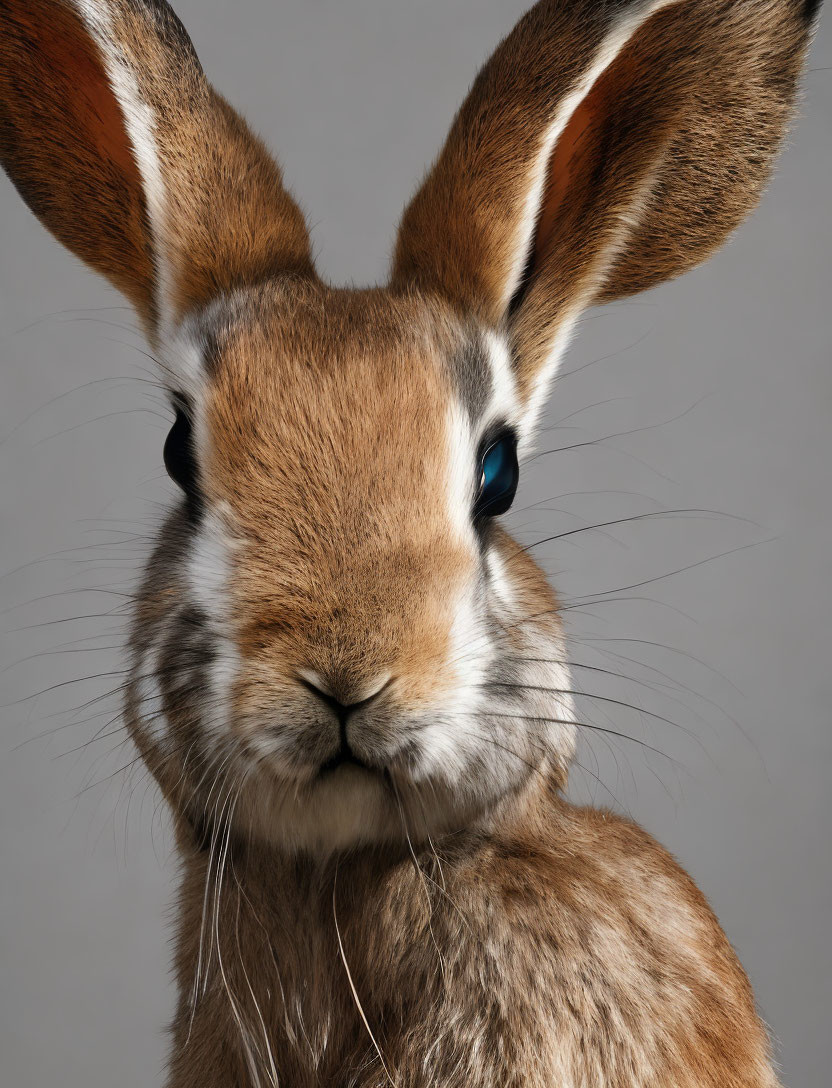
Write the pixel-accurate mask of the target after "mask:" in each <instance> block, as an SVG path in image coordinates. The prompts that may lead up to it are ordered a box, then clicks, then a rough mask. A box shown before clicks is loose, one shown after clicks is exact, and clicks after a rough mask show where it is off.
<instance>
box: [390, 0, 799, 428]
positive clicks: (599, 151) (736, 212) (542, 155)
mask: <svg viewBox="0 0 832 1088" xmlns="http://www.w3.org/2000/svg"><path fill="white" fill-rule="evenodd" d="M819 7H820V0H541V2H540V3H538V4H536V5H535V6H534V7H533V8H532V9H531V11H529V12H528V13H527V15H526V16H525V17H524V18H523V19H522V20H521V21H520V22H519V23H518V25H517V26H516V27H515V29H514V30H513V31H512V33H511V34H510V35H509V36H508V37H507V38H506V39H505V41H504V42H503V43H502V44H501V45H500V46H499V47H498V49H497V51H496V52H495V53H494V55H493V56H492V57H491V59H490V60H489V61H488V62H487V64H486V65H485V67H484V68H483V70H482V71H481V72H480V74H479V76H478V77H477V79H476V81H475V83H474V85H473V87H472V89H471V92H470V94H469V96H468V98H467V100H466V101H465V103H464V104H463V106H462V109H461V110H460V111H459V113H458V115H457V117H456V120H455V121H454V124H453V127H452V129H451V133H450V135H449V137H448V140H447V142H446V144H445V147H444V148H443V150H442V152H441V154H440V156H439V158H438V159H437V161H436V164H435V165H434V167H433V168H432V170H431V171H430V173H429V174H428V176H427V178H426V179H425V182H424V183H423V185H422V187H421V189H420V190H419V191H418V192H417V194H416V196H415V197H414V199H413V201H412V203H411V204H410V206H409V208H408V209H407V211H406V212H405V216H404V219H403V220H402V224H401V228H400V231H399V237H398V243H397V247H396V255H395V261H394V268H393V283H394V285H395V286H397V287H398V288H400V289H407V287H408V286H409V285H411V284H415V285H417V286H418V287H419V288H421V289H422V290H427V291H432V292H436V293H439V294H441V295H443V296H444V297H445V298H446V299H448V300H450V301H451V302H452V303H453V304H454V305H455V306H456V307H457V308H458V309H459V310H460V311H462V312H463V313H468V314H474V315H476V316H477V317H478V318H479V319H480V320H482V321H483V322H485V323H486V324H487V325H489V326H491V327H492V328H496V329H499V330H500V331H502V332H503V333H504V334H505V337H506V340H507V343H508V346H509V348H510V354H511V358H512V361H513V364H514V367H515V375H516V379H517V384H518V388H519V392H520V396H521V399H522V401H523V402H524V403H525V405H526V407H527V411H528V415H529V417H530V418H531V419H533V418H534V417H535V415H536V414H537V412H538V411H539V409H540V406H541V403H542V397H543V395H544V394H545V391H546V388H547V385H548V383H549V379H550V378H551V376H552V374H553V373H554V370H555V368H556V366H557V361H558V358H559V356H560V354H561V352H562V350H563V347H564V346H565V343H566V341H567V339H568V337H569V334H570V330H571V329H572V328H573V326H574V324H575V321H576V319H577V318H578V316H579V315H580V313H581V312H582V311H583V310H584V309H585V308H586V307H587V306H589V305H591V304H592V303H594V302H598V301H606V300H608V299H615V298H621V297H623V296H625V295H628V294H632V293H633V292H635V291H640V290H642V289H644V288H646V287H650V286H652V285H654V284H657V283H660V282H661V281H662V280H665V279H667V278H669V277H671V276H675V275H677V274H678V273H680V272H682V271H684V270H685V269H686V268H690V267H691V266H693V265H694V264H696V263H697V262H698V261H701V260H703V259H704V258H705V257H706V256H708V254H709V253H711V252H712V251H713V250H714V249H715V248H716V247H717V246H718V245H720V244H721V243H722V242H723V241H724V240H725V238H726V237H727V236H728V234H729V233H730V232H731V231H732V230H733V229H734V227H736V226H737V224H738V223H739V222H740V221H741V220H742V219H743V218H744V216H745V215H746V214H747V213H748V212H749V211H750V210H751V208H753V207H754V205H755V204H756V202H757V200H758V199H759V197H760V194H761V192H762V188H763V185H764V183H765V181H766V179H767V177H768V174H769V171H770V169H771V166H772V163H773V161H774V156H775V154H776V152H777V150H778V148H779V146H780V142H781V139H782V136H783V133H784V131H785V127H786V123H787V121H788V119H789V117H790V115H791V109H792V104H793V101H794V97H795V93H796V88H797V81H798V76H799V74H800V70H801V66H802V62H803V58H804V56H805V52H806V47H807V44H808V41H809V38H810V34H811V28H812V23H813V20H814V18H815V16H816V14H817V11H818V9H819Z"/></svg>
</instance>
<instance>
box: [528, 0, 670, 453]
mask: <svg viewBox="0 0 832 1088" xmlns="http://www.w3.org/2000/svg"><path fill="white" fill-rule="evenodd" d="M671 2H673V0H671ZM658 170H659V163H656V164H655V166H654V168H653V169H652V170H648V171H647V172H646V174H645V176H644V178H643V179H642V181H641V184H640V186H639V189H638V191H637V192H636V193H635V194H634V195H633V196H632V197H631V204H630V207H629V208H628V209H627V213H626V217H625V216H623V215H621V216H619V223H620V226H621V229H620V231H619V233H618V235H617V237H616V238H615V240H614V242H613V243H612V245H610V246H609V247H608V248H607V249H606V250H605V251H604V252H603V253H602V254H601V259H600V260H599V262H598V267H597V268H596V269H595V274H594V275H593V276H591V277H589V278H588V279H587V281H586V283H585V285H584V289H583V291H582V292H581V294H579V295H578V296H577V297H576V299H575V301H574V302H573V303H572V305H571V306H570V308H569V309H568V310H567V312H566V313H565V314H564V315H563V317H562V318H561V320H560V322H559V324H558V326H557V328H556V330H555V336H554V339H553V341H552V343H551V344H550V346H549V352H548V354H547V356H546V361H545V362H544V363H543V365H542V366H541V367H540V368H539V369H538V372H537V374H536V375H535V378H534V383H533V385H532V388H531V392H530V393H529V395H528V399H527V400H526V404H525V408H524V412H523V423H522V436H523V446H524V451H527V448H528V443H529V442H530V441H531V438H532V436H533V435H534V433H535V431H536V430H537V425H538V423H539V422H540V416H541V415H542V413H543V410H544V408H545V407H546V402H547V401H548V399H549V393H550V391H551V386H552V382H553V381H554V379H555V376H556V374H557V372H558V370H559V369H560V362H561V359H562V358H563V357H564V355H565V354H566V350H567V348H568V347H569V345H570V343H571V342H572V337H573V336H574V335H575V332H576V330H577V328H578V322H579V321H580V319H581V316H582V315H583V313H584V311H585V310H586V309H587V308H588V307H589V306H590V305H591V304H592V300H593V299H594V298H595V297H597V293H598V291H599V290H600V289H601V287H602V286H603V283H604V280H605V279H606V277H607V273H608V272H609V270H610V269H611V268H612V266H613V265H614V264H615V261H616V258H617V257H618V256H619V254H620V253H621V252H622V251H623V249H624V247H625V246H626V244H627V240H628V239H629V238H630V236H631V235H632V234H633V232H634V231H635V230H636V228H637V227H638V226H639V224H640V223H641V221H642V219H643V216H644V212H645V211H646V209H647V204H648V202H649V197H650V193H651V192H652V190H653V184H654V182H655V180H656V175H657V173H658Z"/></svg>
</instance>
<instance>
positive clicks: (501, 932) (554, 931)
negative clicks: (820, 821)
mask: <svg viewBox="0 0 832 1088" xmlns="http://www.w3.org/2000/svg"><path fill="white" fill-rule="evenodd" d="M527 806H528V807H527V808H526V809H525V810H523V811H517V810H512V808H509V810H508V811H506V812H505V813H503V814H502V818H501V819H499V820H498V826H497V829H496V830H495V831H494V832H493V833H492V834H491V835H490V836H489V837H478V836H476V835H471V836H463V837H462V838H459V839H457V840H456V841H451V842H449V843H446V844H444V845H443V846H440V847H438V848H437V850H436V852H435V853H432V852H430V851H427V850H426V851H420V852H419V854H418V855H417V856H414V857H411V856H409V855H405V856H399V857H396V856H392V855H391V856H384V855H381V854H359V855H357V856H352V857H346V858H343V859H341V860H340V861H338V862H333V863H331V864H329V865H327V866H322V867H320V868H316V867H315V866H313V865H310V864H309V863H308V862H307V863H302V862H301V863H299V862H297V861H292V860H287V859H281V858H280V857H275V856H274V854H273V853H271V852H265V853H264V852H262V851H260V850H258V849H257V848H256V847H254V848H252V847H250V846H249V847H247V846H246V845H244V844H238V843H235V844H233V846H232V848H231V854H232V855H233V856H232V860H231V861H230V862H229V872H228V874H227V876H226V880H225V884H224V887H223V889H222V893H221V897H220V908H219V923H218V927H219V934H220V936H219V942H218V948H219V949H220V951H219V952H216V951H215V952H214V958H213V961H212V963H211V965H210V967H209V969H208V972H207V976H208V977H207V982H206V992H205V996H204V998H203V999H202V1001H201V1002H200V1005H199V1006H198V1008H197V1010H196V1014H195V1016H194V1018H193V1022H192V1021H191V1010H190V1007H189V1002H188V1000H187V999H184V1000H183V1002H182V1006H181V1008H180V1011H179V1014H178V1016H177V1020H176V1022H175V1024H174V1054H175V1059H174V1064H173V1069H172V1080H171V1082H170V1088H214V1086H216V1088H225V1086H227V1085H231V1084H241V1083H246V1075H247V1073H246V1067H245V1060H244V1058H243V1055H242V1052H241V1047H240V1041H239V1033H238V1028H237V1026H236V1024H234V1023H231V1022H229V1017H228V994H227V991H226V986H228V987H229V988H230V989H231V990H232V991H233V993H234V994H235V995H236V996H237V998H238V1000H239V1002H240V1005H241V1008H242V1010H243V1012H244V1015H245V1017H246V1022H247V1023H248V1024H249V1025H251V1032H252V1036H253V1045H254V1047H256V1048H257V1052H258V1053H260V1054H262V1059H263V1061H262V1064H263V1068H264V1069H265V1068H268V1060H267V1058H266V1049H265V1043H264V1039H265V1038H268V1040H269V1044H270V1047H271V1050H272V1056H273V1058H274V1061H275V1065H276V1068H277V1071H278V1074H279V1078H280V1079H279V1083H280V1084H287V1085H292V1086H293V1088H304V1086H309V1088H311V1086H313V1085H333V1086H335V1085H341V1086H347V1085H350V1086H355V1088H382V1086H385V1085H388V1084H390V1083H391V1082H392V1083H395V1084H398V1085H401V1086H407V1088H435V1086H437V1085H442V1086H443V1088H456V1086H459V1088H463V1086H465V1088H472V1086H473V1085H478V1086H480V1085H481V1086H483V1088H485V1086H496V1085H500V1086H501V1088H553V1086H554V1085H558V1086H561V1085H563V1086H566V1085H570V1086H571V1085H575V1086H581V1088H591V1086H592V1088H594V1086H599V1085H605V1086H609V1088H625V1086H626V1088H635V1086H639V1088H671V1086H672V1088H769V1086H774V1085H775V1084H776V1081H775V1078H774V1076H773V1074H772V1073H771V1070H770V1066H769V1064H768V1048H767V1041H766V1037H765V1033H764V1031H763V1029H762V1027H761V1025H760V1023H759V1021H758V1020H757V1018H756V1015H755V1012H754V1004H753V999H752V996H751V991H750V987H749V985H748V982H747V980H746V978H745V975H744V973H743V971H742V968H741V967H740V965H739V963H738V962H737V959H736V957H735V955H734V954H733V952H732V950H731V948H730V946H729V945H728V943H727V941H726V939H725V937H724V935H723V934H722V932H721V930H720V928H719V925H718V923H717V921H716V919H715V918H714V916H713V914H712V912H711V911H710V910H709V908H708V906H707V904H706V902H705V900H704V898H703V896H702V894H701V893H700V892H699V891H698V890H697V889H696V887H695V886H694V885H693V883H692V881H691V880H690V879H689V878H688V877H687V876H686V875H685V874H684V873H683V872H682V870H681V869H680V868H679V867H678V865H677V864H676V863H675V862H674V861H673V859H672V858H671V857H670V856H669V855H668V854H667V853H666V852H665V851H664V850H662V849H661V847H659V846H658V845H657V844H656V843H655V842H654V841H653V840H652V839H650V837H649V836H648V835H646V834H645V833H644V832H643V831H641V830H640V829H639V828H637V827H636V826H635V825H634V824H632V823H629V822H627V821H624V820H622V819H621V818H619V817H617V816H613V815H612V814H610V813H605V812H599V811H591V810H586V809H575V808H573V807H571V806H568V805H567V804H565V803H564V802H563V801H562V800H561V799H560V798H559V797H558V795H557V793H556V792H555V791H554V790H552V789H550V788H548V786H547V784H546V783H543V782H541V783H540V784H539V787H538V788H536V789H535V790H534V791H533V796H532V797H530V798H529V800H528V802H527ZM207 857H208V855H207V853H195V852H194V851H193V849H192V848H188V847H187V846H185V847H184V851H183V858H184V881H183V886H182V893H181V897H180V913H179V925H178V934H179V935H178V948H177V961H176V965H177V972H178V974H179V977H180V978H181V979H183V981H184V982H185V986H186V988H187V985H188V984H189V983H190V980H191V979H192V977H193V972H194V968H195V962H196V959H197V956H198V935H199V932H200V924H201V909H202V895H203V890H204V888H205V882H206V865H207ZM336 921H337V925H336ZM339 942H340V944H341V945H342V946H343V958H342V954H341V949H340V947H339ZM219 956H221V957H222V962H223V969H224V971H225V972H226V977H225V980H223V977H222V972H221V970H220V966H219V959H218V957H219ZM347 970H349V973H350V975H351V976H352V981H353V984H354V986H355V991H356V997H354V996H353V994H352V992H351V988H350V984H349V976H348V975H347ZM249 987H251V988H250V989H249ZM356 998H357V1000H356ZM255 1002H256V1006H259V1009H260V1013H261V1014H262V1017H263V1024H262V1025H260V1023H259V1019H260V1017H259V1015H258V1014H257V1013H256V1011H255V1008H256V1006H255ZM358 1003H360V1006H361V1009H362V1010H363V1014H364V1016H365V1017H366V1020H367V1023H368V1024H369V1026H370V1028H371V1029H372V1032H373V1035H374V1036H375V1039H376V1041H377V1043H378V1047H379V1050H380V1052H381V1056H383V1060H384V1064H385V1065H386V1067H387V1073H385V1070H384V1068H383V1066H382V1057H381V1056H380V1055H379V1053H378V1052H377V1051H376V1050H375V1048H374V1047H373V1044H372V1042H371V1040H370V1037H369V1035H368V1032H367V1028H366V1027H365V1025H364V1023H363V1022H362V1017H361V1015H360V1013H359V1011H358V1007H357V1006H358ZM388 1074H389V1078H388Z"/></svg>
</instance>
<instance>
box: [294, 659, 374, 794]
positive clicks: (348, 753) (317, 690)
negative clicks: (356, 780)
mask: <svg viewBox="0 0 832 1088" xmlns="http://www.w3.org/2000/svg"><path fill="white" fill-rule="evenodd" d="M298 679H299V681H300V683H301V685H302V686H303V687H305V688H306V690H307V691H308V692H309V693H310V694H312V695H314V696H315V697H316V698H317V699H320V701H321V702H322V703H325V704H326V705H327V706H328V707H329V708H330V710H332V711H333V713H334V714H335V716H336V718H337V719H338V733H339V740H340V744H339V748H338V751H337V752H336V753H335V754H334V755H333V756H331V757H330V758H329V759H327V760H326V761H325V762H324V763H323V764H322V765H321V769H320V773H321V774H322V775H323V774H326V773H327V772H328V771H334V770H336V769H337V768H338V767H341V766H343V765H344V764H349V763H352V764H355V765H357V766H359V767H364V768H365V769H366V770H372V769H373V768H371V767H370V766H369V765H368V764H367V763H365V762H364V761H363V760H362V759H360V758H359V757H358V756H357V755H356V754H355V752H354V751H353V750H352V747H351V746H350V742H349V737H348V736H347V722H348V721H349V718H350V715H351V714H353V713H354V712H355V711H356V710H360V709H361V708H362V707H365V706H367V705H368V704H369V703H372V702H373V700H375V699H377V698H378V696H379V695H381V693H382V692H383V691H385V690H386V689H387V687H388V686H389V685H390V682H391V677H389V676H387V677H384V678H383V679H380V680H379V681H378V682H377V683H376V684H375V685H374V688H373V689H372V690H371V692H370V694H369V695H365V697H364V698H363V699H358V700H357V701H355V702H352V703H342V702H341V701H340V700H339V699H337V698H336V697H335V696H334V695H331V694H330V692H329V691H328V690H326V689H325V688H324V687H323V686H322V685H323V684H324V681H323V680H322V679H321V678H320V677H318V676H317V675H315V676H314V681H313V680H311V679H308V678H307V677H306V676H299V677H298ZM328 686H329V685H327V687H328Z"/></svg>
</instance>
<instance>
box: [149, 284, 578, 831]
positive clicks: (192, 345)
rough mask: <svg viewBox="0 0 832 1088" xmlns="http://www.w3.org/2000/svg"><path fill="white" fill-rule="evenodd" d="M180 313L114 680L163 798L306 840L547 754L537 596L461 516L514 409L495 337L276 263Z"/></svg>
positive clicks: (554, 653)
mask: <svg viewBox="0 0 832 1088" xmlns="http://www.w3.org/2000/svg"><path fill="white" fill-rule="evenodd" d="M187 335H188V339H189V352H188V354H189V355H190V357H191V358H198V359H199V360H200V367H201V373H199V374H197V373H196V370H195V369H194V370H192V372H191V380H190V383H189V384H190V390H189V391H187V392H185V391H184V390H183V392H182V393H181V394H180V396H181V397H182V400H183V402H185V401H186V402H187V405H188V411H189V413H190V415H191V417H192V422H191V436H190V439H189V441H190V443H191V446H192V456H193V460H194V469H193V472H194V479H193V480H192V481H191V482H190V483H186V486H187V487H188V488H189V492H190V495H189V504H188V508H187V509H184V510H182V511H180V512H178V513H177V514H175V515H174V516H173V518H172V519H171V520H170V522H169V523H168V525H167V527H166V529H165V531H164V534H163V539H162V542H161V543H160V545H159V547H158V549H157V551H156V554H155V555H154V558H153V560H152V561H151V564H150V568H149V571H148V576H147V580H146V585H145V590H144V606H143V608H142V609H141V610H140V611H141V616H140V620H139V623H138V625H137V630H136V634H135V638H134V644H135V647H136V653H135V664H134V673H133V681H132V684H131V697H130V700H129V703H130V709H131V723H132V728H133V731H134V734H135V737H136V739H137V741H138V743H139V745H140V747H141V748H142V750H143V751H144V752H145V753H146V756H147V758H148V759H149V760H150V762H151V764H152V765H153V766H154V768H155V769H156V770H157V774H158V775H159V777H160V778H161V779H162V781H163V783H166V784H167V786H168V788H169V789H171V790H173V791H175V792H176V793H177V797H178V800H179V802H180V804H181V803H182V799H183V798H185V797H187V798H189V801H188V804H189V805H190V806H191V808H194V807H196V808H197V809H199V808H201V811H200V812H198V813H196V818H198V819H202V818H207V820H208V822H209V823H210V822H211V820H212V810H213V818H216V816H217V815H218V814H219V812H220V810H221V807H222V806H223V805H230V804H232V803H234V804H236V805H237V806H238V819H239V820H241V821H247V822H249V823H253V825H254V826H255V827H256V830H257V831H258V833H260V834H264V835H266V836H269V837H274V838H277V839H279V840H281V841H282V842H284V843H288V844H289V845H293V846H296V847H299V848H309V849H331V848H338V847H343V846H348V845H352V844H355V843H359V842H372V841H379V840H390V839H394V840H395V839H403V838H404V837H406V836H408V835H409V836H411V837H417V838H423V837H424V836H425V835H428V834H436V833H439V832H440V831H446V830H449V829H456V828H459V827H461V826H465V825H466V824H468V823H470V821H472V820H474V819H476V818H477V817H478V816H480V815H481V814H482V813H483V812H484V811H486V810H488V809H489V808H490V807H491V806H493V805H494V804H495V803H496V802H497V801H498V800H499V799H501V798H502V797H504V796H505V795H506V794H511V793H514V792H515V791H517V790H518V789H520V788H522V786H523V784H524V783H525V782H526V781H527V780H528V779H529V777H530V776H531V775H534V774H535V773H536V772H537V771H538V770H539V769H540V768H541V767H542V766H543V765H544V764H545V763H549V764H551V765H553V766H555V767H558V768H565V766H566V763H567V762H568V759H569V756H570V753H571V747H572V730H573V727H572V725H571V724H569V723H571V721H572V717H573V715H572V711H571V709H570V706H569V701H568V695H566V694H561V692H562V690H563V689H567V688H568V687H569V685H568V683H567V682H566V679H565V666H564V650H563V645H562V641H561V633H560V626H559V622H558V618H557V610H556V602H555V600H554V598H553V596H552V594H551V592H550V591H549V589H548V587H547V586H546V584H545V581H544V579H543V576H542V574H541V573H540V572H539V571H538V570H537V568H536V567H535V566H534V564H533V563H532V561H531V560H530V559H529V558H528V556H527V554H526V553H525V552H524V551H522V550H520V549H519V548H518V547H517V546H516V545H515V544H514V543H513V542H512V541H511V540H510V539H509V538H508V536H507V535H506V534H505V533H504V532H503V530H502V529H501V528H500V527H499V525H498V524H497V522H496V521H495V520H494V519H493V518H490V517H488V516H487V514H486V515H485V516H483V515H480V514H478V512H477V500H478V493H479V489H480V485H481V475H482V466H481V458H482V450H483V447H484V445H485V446H488V443H489V440H490V436H495V435H497V436H512V435H513V434H515V433H519V429H520V425H521V418H520V415H519V412H518V406H517V400H516V396H515V392H514V388H513V380H512V377H511V371H510V369H509V368H508V367H507V365H506V358H505V354H504V350H503V349H502V348H501V346H500V344H499V342H498V341H497V339H496V337H494V336H493V335H489V334H486V333H484V332H483V331H481V330H479V329H478V328H477V327H476V325H475V324H473V323H467V324H465V323H462V322H460V321H459V320H458V319H456V318H454V316H453V315H452V313H451V311H450V310H449V309H448V308H447V307H445V306H443V305H441V304H439V303H437V302H435V301H432V302H428V301H426V300H424V299H422V298H419V297H418V296H416V295H410V296H408V297H395V296H393V295H392V294H390V293H386V292H382V291H375V292H346V291H333V290H330V289H327V288H322V287H309V286H307V285H304V286H300V285H298V284H293V283H291V282H288V283H286V284H270V285H268V286H266V287H263V288H260V289H258V290H257V291H255V292H248V293H246V295H244V296H239V297H237V298H235V299H234V300H232V301H231V302H230V303H227V304H217V305H215V306H213V307H212V308H211V309H210V310H209V311H208V312H207V313H206V314H204V315H203V316H202V317H200V318H198V319H195V320H193V321H191V322H190V323H189V326H188V334H187ZM179 354H180V357H181V355H183V354H184V352H183V351H181V350H180V352H179ZM509 441H510V439H509ZM521 448H522V447H521Z"/></svg>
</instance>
